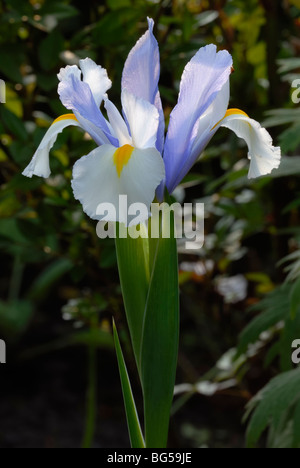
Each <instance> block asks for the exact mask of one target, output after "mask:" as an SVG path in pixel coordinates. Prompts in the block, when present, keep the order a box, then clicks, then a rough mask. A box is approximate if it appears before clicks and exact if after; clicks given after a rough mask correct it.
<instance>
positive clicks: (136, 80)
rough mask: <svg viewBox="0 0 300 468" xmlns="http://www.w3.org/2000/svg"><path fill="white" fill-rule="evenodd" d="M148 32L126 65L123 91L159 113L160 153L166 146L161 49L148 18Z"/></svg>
mask: <svg viewBox="0 0 300 468" xmlns="http://www.w3.org/2000/svg"><path fill="white" fill-rule="evenodd" d="M148 26H149V29H148V31H147V32H146V33H145V34H144V35H143V36H142V37H141V38H140V39H139V40H138V42H137V43H136V45H135V46H134V47H133V49H132V50H131V52H130V54H129V55H128V58H127V60H126V62H125V65H124V70H123V76H122V89H127V91H129V92H130V93H131V94H133V95H135V96H136V97H137V98H141V99H144V100H145V101H148V102H150V104H153V105H155V107H156V108H157V110H158V112H159V129H158V137H157V142H156V147H157V149H158V151H159V152H160V153H162V150H163V144H164V128H165V122H164V114H163V109H162V104H161V99H160V94H159V91H158V81H159V75H160V63H159V49H158V44H157V41H156V39H155V37H154V35H153V26H154V21H153V20H152V19H149V18H148Z"/></svg>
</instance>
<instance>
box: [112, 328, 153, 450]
mask: <svg viewBox="0 0 300 468" xmlns="http://www.w3.org/2000/svg"><path fill="white" fill-rule="evenodd" d="M113 331H114V340H115V347H116V353H117V358H118V365H119V371H120V378H121V384H122V391H123V397H124V404H125V411H126V418H127V424H128V430H129V436H130V442H131V447H132V448H145V442H144V438H143V434H142V430H141V426H140V422H139V417H138V413H137V410H136V406H135V402H134V397H133V394H132V390H131V385H130V381H129V376H128V372H127V369H126V364H125V361H124V356H123V353H122V349H121V345H120V341H119V337H118V332H117V329H116V325H115V322H113Z"/></svg>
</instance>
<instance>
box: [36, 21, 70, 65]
mask: <svg viewBox="0 0 300 468" xmlns="http://www.w3.org/2000/svg"><path fill="white" fill-rule="evenodd" d="M63 47H64V38H63V36H62V35H61V34H60V32H59V31H57V30H54V31H52V32H51V33H50V34H49V35H48V36H47V37H46V39H44V40H43V41H42V42H41V43H40V45H39V48H38V54H39V59H40V63H41V66H42V68H43V69H44V70H51V69H52V68H54V67H55V66H56V65H57V64H58V63H59V61H60V58H59V54H60V52H61V51H62V50H63Z"/></svg>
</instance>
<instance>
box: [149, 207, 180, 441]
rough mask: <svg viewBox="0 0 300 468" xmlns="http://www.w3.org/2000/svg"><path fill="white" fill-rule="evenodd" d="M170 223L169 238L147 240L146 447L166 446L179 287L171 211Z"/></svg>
mask: <svg viewBox="0 0 300 468" xmlns="http://www.w3.org/2000/svg"><path fill="white" fill-rule="evenodd" d="M171 226H172V227H171V236H170V238H166V239H164V238H162V236H161V237H160V239H158V240H153V239H152V240H151V241H150V243H151V245H152V247H153V246H155V243H156V249H153V248H150V249H149V250H150V251H154V261H153V269H152V275H151V281H150V287H149V293H148V298H147V305H146V310H145V319H144V327H143V342H142V348H141V371H142V372H141V376H142V386H143V394H144V413H145V435H146V447H147V448H164V447H166V444H167V438H168V428H169V419H170V410H171V405H172V400H173V393H174V385H175V376H176V366H177V354H178V341H179V294H178V291H179V289H178V260H177V245H176V239H175V236H174V223H173V214H171ZM163 230H164V227H163ZM150 262H151V260H150ZM151 263H152V262H151Z"/></svg>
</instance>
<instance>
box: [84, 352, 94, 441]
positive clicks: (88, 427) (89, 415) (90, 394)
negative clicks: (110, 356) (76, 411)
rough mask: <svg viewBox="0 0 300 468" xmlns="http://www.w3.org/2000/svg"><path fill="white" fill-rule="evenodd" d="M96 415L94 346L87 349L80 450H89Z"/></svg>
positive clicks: (92, 439) (92, 438)
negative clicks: (85, 392)
mask: <svg viewBox="0 0 300 468" xmlns="http://www.w3.org/2000/svg"><path fill="white" fill-rule="evenodd" d="M96 413H97V348H96V347H95V345H94V344H91V345H89V347H88V388H87V394H86V420H85V432H84V436H83V440H82V444H81V447H82V448H91V447H92V444H93V441H94V436H95V428H96Z"/></svg>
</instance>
